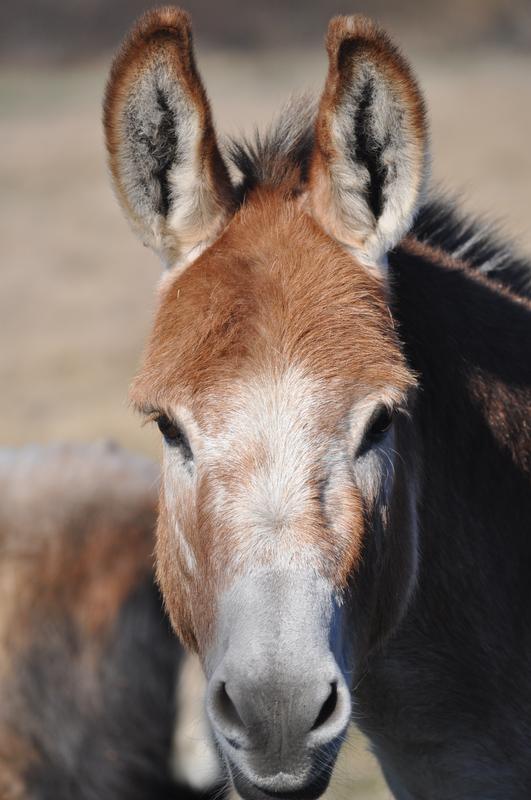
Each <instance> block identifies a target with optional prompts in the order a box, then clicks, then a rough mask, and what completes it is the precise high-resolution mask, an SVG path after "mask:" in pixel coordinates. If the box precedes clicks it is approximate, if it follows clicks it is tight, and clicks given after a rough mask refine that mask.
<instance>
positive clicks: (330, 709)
mask: <svg viewBox="0 0 531 800" xmlns="http://www.w3.org/2000/svg"><path fill="white" fill-rule="evenodd" d="M336 707H337V681H333V683H331V684H330V693H329V695H328V697H327V698H326V700H325V701H324V703H323V705H322V706H321V710H320V711H319V714H318V715H317V719H316V720H315V722H314V723H313V725H312V727H311V730H312V731H315V730H317V728H320V727H321V725H324V724H325V722H328V720H329V719H330V717H331V716H332V714H333V713H334V711H335V710H336Z"/></svg>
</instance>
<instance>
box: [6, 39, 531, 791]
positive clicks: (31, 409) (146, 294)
mask: <svg viewBox="0 0 531 800" xmlns="http://www.w3.org/2000/svg"><path fill="white" fill-rule="evenodd" d="M410 55H412V60H413V63H414V66H415V68H416V71H417V74H418V76H419V78H420V82H421V84H422V86H423V88H424V91H425V94H426V97H427V101H428V105H429V109H430V119H431V127H432V146H433V148H432V149H433V175H434V178H435V180H436V182H441V183H442V184H443V185H444V186H447V187H449V188H451V189H454V190H457V191H459V192H461V193H462V195H463V197H464V198H465V202H464V205H465V208H466V209H468V210H470V211H471V212H473V213H484V214H487V215H490V216H492V217H494V218H498V219H500V220H502V221H503V223H504V227H505V230H506V231H507V233H508V234H509V235H514V236H516V237H517V241H518V242H519V246H520V249H521V250H523V251H524V252H528V253H531V214H530V210H531V148H530V146H529V145H530V142H531V55H530V53H529V52H528V51H526V50H525V49H519V48H504V47H499V46H498V45H496V46H490V45H489V46H487V45H484V46H480V47H474V48H473V49H472V50H470V51H467V50H466V49H463V48H461V49H457V50H455V51H452V52H451V55H448V54H446V55H445V54H444V52H441V50H440V48H439V49H435V50H434V52H433V53H431V54H430V52H429V48H426V47H423V48H421V49H418V50H417V49H416V48H415V47H414V48H413V52H412V53H410ZM199 61H200V66H201V69H202V72H203V75H204V78H205V82H206V85H207V87H208V90H209V93H210V96H211V99H212V102H213V107H214V113H215V117H216V119H217V121H218V126H219V128H220V130H222V131H223V132H225V133H236V132H238V131H239V130H242V129H243V130H247V131H249V130H250V129H251V128H252V126H253V125H254V124H255V123H258V124H263V123H265V122H267V120H268V119H269V118H270V117H271V115H272V114H273V113H274V112H275V111H276V110H277V108H278V107H279V105H280V104H281V102H282V101H283V100H285V99H286V98H287V97H288V95H289V94H290V92H292V91H293V90H298V89H303V88H306V87H319V86H320V85H321V84H322V81H323V78H324V74H325V58H324V53H323V51H322V49H317V48H316V47H314V46H313V45H312V46H311V47H310V46H308V47H305V48H302V49H295V50H288V49H275V50H269V51H268V50H264V49H262V50H260V51H259V52H258V51H257V52H252V51H251V50H241V49H240V50H237V51H235V50H230V51H229V50H222V49H219V48H216V49H212V48H207V49H206V51H205V52H200V53H199ZM107 66H108V59H103V58H99V59H98V61H97V62H96V63H94V62H93V63H92V64H91V65H89V66H79V64H78V65H73V64H70V65H69V66H67V67H65V66H63V67H62V68H59V67H57V66H55V67H54V68H51V67H50V66H47V67H44V66H42V65H41V66H39V67H38V68H37V67H35V66H33V67H30V66H28V65H27V64H26V66H24V67H19V68H17V69H16V70H15V69H14V68H13V67H10V66H5V67H4V69H3V71H2V73H1V74H0V109H1V112H0V113H1V123H0V148H1V153H2V157H1V159H0V187H1V189H0V242H1V251H2V260H1V272H0V341H1V343H2V346H1V350H0V382H1V386H2V391H1V393H0V442H1V443H2V444H6V443H9V444H22V443H26V442H28V441H50V440H55V439H82V440H91V439H95V438H102V437H111V438H113V439H116V440H118V441H119V442H121V443H122V444H124V445H126V446H129V447H132V448H133V449H137V450H140V451H143V452H146V453H149V454H155V455H156V454H157V453H158V437H157V436H156V435H155V432H154V431H152V430H150V429H148V428H141V427H140V424H139V420H138V419H136V418H135V417H134V415H133V414H132V412H131V411H130V410H129V408H128V405H127V386H128V383H129V381H130V379H131V377H132V375H133V374H134V372H135V368H136V366H137V364H138V361H139V356H140V352H141V349H142V345H143V342H144V339H145V336H146V334H147V331H148V330H149V324H150V319H151V315H152V312H153V308H154V299H153V292H154V287H155V284H156V281H157V278H158V275H159V265H158V262H157V260H156V258H155V257H154V256H153V255H152V254H151V253H150V252H149V251H148V250H146V249H144V248H142V246H141V244H140V243H139V242H137V241H136V240H135V239H134V237H133V235H132V234H131V233H130V232H129V230H128V228H127V225H126V223H125V222H124V220H123V219H122V217H121V214H120V211H119V209H118V206H117V204H116V202H115V200H114V198H113V195H112V192H111V189H110V186H109V182H108V179H107V175H106V169H105V156H104V150H103V143H102V135H101V126H100V103H101V95H102V91H103V85H104V81H105V73H106V69H107ZM331 795H332V796H333V797H334V798H338V799H339V800H342V798H345V800H346V799H347V798H348V799H349V800H351V799H352V800H354V798H360V800H377V799H378V800H379V799H380V798H384V797H389V794H388V792H387V791H386V790H385V789H384V788H383V784H382V782H381V779H380V778H379V776H378V773H377V770H376V768H375V766H374V763H373V761H372V759H371V757H370V756H369V755H368V754H367V752H366V748H365V745H364V744H363V742H362V741H361V740H360V739H359V738H355V739H353V742H352V743H350V744H349V745H348V747H347V748H346V749H345V752H344V756H343V757H342V760H341V763H340V764H339V767H338V769H337V771H336V775H335V778H334V784H333V788H332V790H331Z"/></svg>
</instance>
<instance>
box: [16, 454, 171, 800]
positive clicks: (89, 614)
mask: <svg viewBox="0 0 531 800" xmlns="http://www.w3.org/2000/svg"><path fill="white" fill-rule="evenodd" d="M156 483H157V470H156V469H155V468H154V467H153V465H151V464H149V463H148V462H145V461H143V460H141V459H138V460H136V461H135V460H133V459H131V460H129V461H128V460H127V458H125V457H124V454H123V453H122V452H121V451H119V450H117V449H116V448H114V447H113V446H97V445H95V446H92V447H84V448H83V447H75V446H67V445H65V446H57V447H50V448H48V450H47V451H46V450H42V449H41V450H39V449H38V448H34V449H33V450H32V449H31V448H27V449H26V450H23V451H20V453H16V452H13V454H12V456H11V457H10V458H4V459H3V461H2V462H1V464H0V497H1V503H0V796H1V797H2V798H5V799H6V800H18V798H22V797H29V794H28V791H29V788H28V787H27V786H26V782H25V776H26V775H27V774H28V773H29V771H30V770H31V769H33V768H34V767H37V766H38V764H39V756H38V753H37V752H36V750H35V748H34V746H33V744H32V741H33V738H32V737H33V735H32V733H31V731H33V730H35V729H36V728H39V726H40V725H43V724H44V720H42V719H40V713H41V710H40V709H39V708H36V707H32V706H29V707H28V706H27V702H28V700H27V692H28V691H29V687H28V686H27V685H23V684H21V685H19V674H22V675H24V676H27V675H28V674H30V673H31V670H33V669H35V670H36V674H37V675H38V674H39V670H46V669H47V668H48V667H49V666H50V665H52V664H54V663H55V664H56V666H55V668H56V669H57V670H61V669H63V670H69V669H73V668H74V665H77V666H79V668H80V670H81V672H80V674H82V675H83V686H79V698H81V697H82V696H84V695H85V694H86V693H88V695H89V696H90V697H91V701H90V703H91V708H92V704H95V705H96V707H97V705H98V703H99V702H100V700H99V696H98V681H99V677H98V675H99V670H100V663H99V662H100V659H101V656H102V653H103V651H104V649H105V647H106V645H107V644H108V641H109V637H110V636H111V634H112V632H113V628H114V626H115V624H116V620H117V618H118V614H119V612H120V610H121V608H122V607H123V605H124V603H125V601H126V600H127V598H128V597H129V596H130V595H131V594H132V593H133V592H134V591H135V590H136V589H137V587H138V586H139V585H142V583H143V582H145V581H148V580H149V578H150V575H151V573H152V551H153V534H154V525H155V516H156V504H157V496H156V495H157V492H156ZM65 625H67V626H71V630H72V631H73V632H74V633H73V635H75V637H76V640H77V641H79V642H81V643H82V644H81V645H80V646H79V649H76V648H74V650H75V652H71V653H70V658H71V661H70V662H69V663H63V662H62V661H61V662H57V659H59V658H64V657H65V653H64V652H63V650H62V649H61V648H63V647H64V648H67V647H68V644H67V642H66V641H64V642H62V640H61V633H60V632H61V631H62V630H63V629H64V626H65ZM43 637H44V638H43ZM59 645H60V647H59ZM35 646H37V647H38V648H44V649H45V653H46V658H47V659H48V662H47V664H39V663H34V659H35V656H34V655H32V648H34V647H35ZM46 648H48V649H47V650H46ZM54 659H56V662H57V663H56V662H54ZM77 666H76V668H77ZM24 680H26V677H24ZM45 690H46V687H38V689H37V687H36V691H45ZM48 691H49V692H54V691H58V688H57V687H54V686H52V685H50V686H49V687H48ZM79 698H71V703H72V704H75V703H76V702H78V700H79ZM87 713H88V712H87ZM91 713H92V712H91ZM48 735H49V736H50V737H53V736H54V735H55V732H54V731H49V732H48ZM50 750H53V746H52V745H50ZM44 766H45V765H44Z"/></svg>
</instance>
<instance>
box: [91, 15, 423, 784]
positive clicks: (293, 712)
mask: <svg viewBox="0 0 531 800" xmlns="http://www.w3.org/2000/svg"><path fill="white" fill-rule="evenodd" d="M327 45H328V52H329V58H330V68H329V74H328V77H327V81H326V85H325V89H324V93H323V95H322V98H321V102H320V105H319V107H318V109H317V111H315V112H314V111H308V109H307V105H306V110H304V109H303V108H302V107H300V108H295V109H293V108H292V109H291V111H287V112H286V113H285V115H284V116H283V117H282V118H281V120H280V123H279V125H278V128H277V129H276V130H275V131H274V132H272V133H271V134H270V135H269V137H268V138H266V139H265V140H261V141H259V142H258V143H257V144H256V145H254V146H251V147H250V146H243V147H242V146H240V147H234V148H233V153H232V156H233V159H234V160H235V162H236V164H237V166H239V167H240V168H241V169H242V170H243V172H244V178H243V180H242V182H241V184H240V185H239V186H237V187H233V185H232V183H231V181H230V179H229V173H228V170H227V167H226V165H225V163H224V161H223V159H222V156H221V154H220V150H219V148H218V145H217V143H216V136H215V133H214V129H213V126H212V119H211V114H210V109H209V106H208V102H207V99H206V95H205V91H204V89H203V86H202V83H201V80H200V77H199V75H198V73H197V70H196V67H195V63H194V57H193V52H192V42H191V33H190V23H189V19H188V17H187V15H186V14H184V13H183V12H182V11H178V10H175V9H170V8H166V9H161V10H158V11H155V12H150V13H149V14H147V15H146V16H145V17H143V18H142V19H141V20H140V22H139V23H138V24H137V26H136V27H135V28H134V30H133V31H132V33H131V34H130V35H129V37H128V38H127V40H126V41H125V43H124V45H123V47H122V49H121V51H120V52H119V54H118V56H117V58H116V61H115V63H114V66H113V68H112V72H111V76H110V80H109V84H108V88H107V96H106V101H105V129H106V135H107V144H108V149H109V154H110V167H111V172H112V175H113V178H114V182H115V187H116V192H117V195H118V198H119V200H120V202H121V203H122V205H123V207H124V209H125V211H126V213H127V215H128V217H129V218H130V220H131V222H132V224H133V226H134V227H135V229H136V230H137V231H139V233H140V234H141V236H142V238H143V239H144V240H145V241H146V242H147V243H149V244H150V245H151V246H152V247H154V248H155V249H156V250H157V251H158V252H159V253H160V254H161V256H162V258H163V259H164V261H165V262H166V265H167V267H168V269H167V271H166V273H165V276H164V278H163V280H162V282H161V286H160V290H159V295H160V296H159V308H158V312H157V316H156V320H155V324H154V328H153V332H152V335H151V338H150V342H149V344H148V347H147V351H146V354H145V359H144V364H143V367H142V370H141V372H140V374H139V376H138V377H137V379H136V381H135V383H134V385H133V389H132V397H133V401H134V403H135V405H136V406H137V407H138V408H139V409H140V410H141V411H142V412H143V413H144V414H146V415H148V416H149V417H152V418H153V419H154V420H155V422H156V423H157V424H158V426H159V428H160V430H161V433H162V436H163V439H164V446H163V450H164V468H163V473H164V479H163V487H162V494H161V503H160V517H159V525H158V543H157V552H156V558H157V570H158V577H159V581H160V585H161V587H162V591H163V594H164V598H165V602H166V605H167V608H168V611H169V614H170V617H171V619H172V622H173V625H174V627H175V629H176V631H177V632H178V633H179V635H180V636H181V637H182V639H183V640H184V641H185V642H186V643H187V644H188V645H189V646H190V647H191V648H193V649H195V650H197V651H198V652H199V655H200V656H201V659H202V662H203V665H204V669H205V672H206V675H207V677H208V693H207V700H206V702H207V711H208V714H209V718H210V721H211V724H212V728H213V731H214V734H215V737H216V739H217V741H218V743H219V746H220V749H221V751H222V753H223V755H224V757H225V760H226V762H227V765H228V768H229V770H230V772H231V774H232V776H233V779H234V782H235V784H236V787H237V788H238V790H239V792H240V793H241V794H242V795H243V796H244V797H246V798H265V797H274V796H280V795H281V796H285V795H286V794H290V793H295V794H294V795H293V796H295V795H296V796H297V797H300V798H303V797H316V796H318V795H319V794H320V793H321V792H322V791H323V790H324V788H325V786H326V783H327V779H328V775H329V773H330V771H331V766H332V764H333V762H334V759H335V757H336V755H337V751H338V749H339V745H340V742H341V740H342V737H343V734H344V732H345V730H346V727H347V725H348V722H349V719H350V713H351V707H350V704H351V700H350V695H351V690H352V688H353V685H354V683H355V681H356V679H357V676H359V675H360V674H361V673H362V671H363V669H364V663H365V660H366V658H367V656H368V655H369V654H370V652H371V651H372V650H373V649H374V648H375V647H377V646H378V644H379V643H380V642H381V641H382V640H383V639H384V638H385V637H386V636H387V635H388V634H389V633H390V632H391V631H392V630H393V628H394V626H395V625H396V624H397V622H398V621H399V620H400V618H401V615H402V613H403V611H404V608H405V606H406V604H407V600H408V597H409V594H410V591H411V587H412V585H413V582H414V579H415V568H416V558H415V553H416V529H415V513H414V464H412V458H411V453H412V432H411V430H410V421H409V416H408V408H409V406H410V404H411V402H412V397H413V394H414V389H415V377H414V375H413V374H412V373H411V372H410V370H409V369H408V366H407V364H406V361H405V358H404V355H403V353H402V350H401V347H400V342H399V340H398V337H397V333H396V330H395V328H394V325H393V319H392V316H391V313H390V311H389V307H388V302H387V301H388V294H389V288H388V281H387V276H386V253H387V251H388V250H389V249H390V248H392V247H393V246H394V245H395V244H396V243H397V242H398V240H399V239H400V238H401V237H402V235H403V234H404V233H405V232H407V230H408V227H409V225H410V224H411V220H412V217H413V214H414V212H415V209H416V207H417V204H418V202H419V196H420V193H421V190H422V186H423V182H424V180H425V172H426V169H425V164H426V138H427V137H426V130H425V122H424V112H423V103H422V99H421V97H420V94H419V90H418V88H417V86H416V84H415V81H414V79H413V78H412V76H411V74H410V71H409V68H408V66H407V65H406V64H405V62H404V61H403V59H402V57H401V56H400V54H399V53H398V52H397V50H396V49H395V48H394V46H393V45H392V44H391V43H390V42H389V40H388V39H387V37H386V36H385V34H383V33H382V32H381V31H380V30H379V29H377V28H376V27H375V26H374V25H372V24H371V23H370V22H368V21H366V20H364V19H359V18H350V17H345V18H337V19H334V20H333V21H332V22H331V24H330V29H329V32H328V39H327Z"/></svg>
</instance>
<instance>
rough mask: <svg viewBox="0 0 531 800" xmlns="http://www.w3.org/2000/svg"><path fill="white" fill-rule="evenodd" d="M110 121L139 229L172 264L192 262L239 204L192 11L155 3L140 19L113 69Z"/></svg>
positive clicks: (122, 190) (128, 206) (121, 181)
mask: <svg viewBox="0 0 531 800" xmlns="http://www.w3.org/2000/svg"><path fill="white" fill-rule="evenodd" d="M104 128H105V138H106V144H107V150H108V154H109V165H110V170H111V174H112V178H113V183H114V187H115V190H116V194H117V196H118V199H119V201H120V203H121V205H122V207H123V209H124V211H125V213H126V216H127V217H128V219H129V221H130V222H131V224H132V226H133V228H134V230H135V231H136V232H137V233H138V234H139V236H140V237H141V238H142V239H143V241H144V242H145V243H146V244H147V245H149V246H150V247H152V248H153V249H154V250H155V251H156V252H157V253H158V254H159V255H160V256H161V257H162V259H163V260H164V261H165V263H166V265H167V266H173V265H175V264H179V263H183V262H186V261H187V260H188V259H189V258H190V257H191V256H193V254H194V253H197V252H199V250H200V248H201V247H202V246H205V245H206V244H208V243H210V242H211V241H212V240H213V238H215V236H216V235H217V234H218V233H219V232H220V230H221V227H222V226H223V224H224V222H225V221H226V219H227V217H228V215H229V214H230V213H231V211H232V205H233V189H232V185H231V182H230V178H229V175H228V171H227V168H226V166H225V163H224V162H223V159H222V157H221V154H220V152H219V149H218V145H217V141H216V135H215V131H214V127H213V124H212V117H211V112H210V106H209V103H208V99H207V96H206V93H205V90H204V88H203V84H202V82H201V78H200V76H199V73H198V71H197V68H196V65H195V60H194V53H193V44H192V30H191V24H190V18H189V16H188V14H187V13H185V12H184V11H181V10H180V9H177V8H172V7H167V8H159V9H155V10H153V11H149V12H147V13H146V14H145V15H144V16H142V17H141V18H140V20H139V21H138V22H137V24H136V25H135V26H134V27H133V29H132V30H131V32H130V33H129V35H128V36H127V37H126V39H125V41H124V42H123V44H122V46H121V48H120V50H119V52H118V54H117V56H116V58H115V60H114V63H113V65H112V68H111V72H110V76H109V80H108V83H107V89H106V93H105V101H104Z"/></svg>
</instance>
